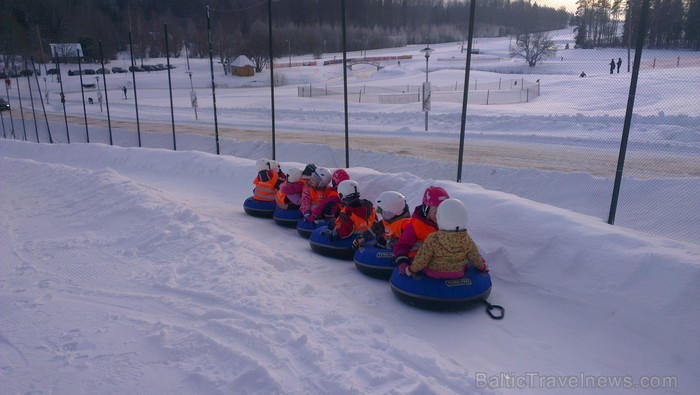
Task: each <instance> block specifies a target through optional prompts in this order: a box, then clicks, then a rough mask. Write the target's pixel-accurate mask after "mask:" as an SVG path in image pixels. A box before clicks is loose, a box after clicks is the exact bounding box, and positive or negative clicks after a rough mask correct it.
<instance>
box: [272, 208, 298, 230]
mask: <svg viewBox="0 0 700 395" xmlns="http://www.w3.org/2000/svg"><path fill="white" fill-rule="evenodd" d="M301 217H303V215H302V214H301V211H299V210H298V209H296V210H286V209H283V208H279V207H278V208H276V209H275V211H274V213H273V214H272V219H274V220H275V223H276V224H277V225H280V226H284V227H287V228H296V227H297V223H298V222H299V219H300V218H301Z"/></svg>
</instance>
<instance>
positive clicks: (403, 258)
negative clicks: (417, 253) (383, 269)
mask: <svg viewBox="0 0 700 395" xmlns="http://www.w3.org/2000/svg"><path fill="white" fill-rule="evenodd" d="M394 263H395V264H397V265H401V264H402V263H405V264H407V265H408V264H410V263H411V260H410V259H409V258H408V256H407V255H399V256H397V257H396V258H395V259H394Z"/></svg>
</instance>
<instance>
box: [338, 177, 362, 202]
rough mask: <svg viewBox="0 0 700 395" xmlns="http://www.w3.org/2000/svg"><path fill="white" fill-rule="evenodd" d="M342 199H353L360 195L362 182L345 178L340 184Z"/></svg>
mask: <svg viewBox="0 0 700 395" xmlns="http://www.w3.org/2000/svg"><path fill="white" fill-rule="evenodd" d="M338 197H340V200H351V199H355V198H358V197H360V184H358V183H357V181H355V180H345V181H342V182H341V183H340V184H338Z"/></svg>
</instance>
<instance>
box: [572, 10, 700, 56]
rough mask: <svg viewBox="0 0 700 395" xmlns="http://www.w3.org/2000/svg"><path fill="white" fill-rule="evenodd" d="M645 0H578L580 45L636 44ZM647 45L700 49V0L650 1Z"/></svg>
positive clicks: (586, 46) (578, 43) (577, 35)
mask: <svg viewBox="0 0 700 395" xmlns="http://www.w3.org/2000/svg"><path fill="white" fill-rule="evenodd" d="M642 3H643V0H577V1H576V6H577V9H576V25H577V28H576V45H578V46H579V47H582V48H593V47H601V46H614V47H620V46H623V47H624V46H634V45H635V44H634V42H635V39H636V37H637V34H638V26H639V16H640V14H641V10H642ZM645 33H646V34H645V43H644V45H645V47H647V48H655V49H671V48H673V49H678V48H689V49H693V50H699V49H700V0H650V8H649V17H648V21H647V25H646V32H645Z"/></svg>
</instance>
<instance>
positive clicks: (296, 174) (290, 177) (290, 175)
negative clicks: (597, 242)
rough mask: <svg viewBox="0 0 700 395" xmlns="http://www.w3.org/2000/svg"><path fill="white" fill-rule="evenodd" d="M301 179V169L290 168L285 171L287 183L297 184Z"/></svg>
mask: <svg viewBox="0 0 700 395" xmlns="http://www.w3.org/2000/svg"><path fill="white" fill-rule="evenodd" d="M300 178H301V169H300V168H298V167H294V166H292V167H290V168H289V170H287V181H288V182H297V181H299V179H300Z"/></svg>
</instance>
